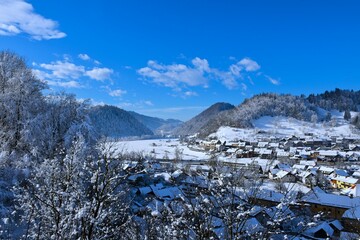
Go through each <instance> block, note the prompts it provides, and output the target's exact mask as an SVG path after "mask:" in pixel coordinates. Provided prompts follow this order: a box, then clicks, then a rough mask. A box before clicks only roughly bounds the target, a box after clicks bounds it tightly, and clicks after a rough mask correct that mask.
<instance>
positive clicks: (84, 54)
mask: <svg viewBox="0 0 360 240" xmlns="http://www.w3.org/2000/svg"><path fill="white" fill-rule="evenodd" d="M78 57H79V58H80V59H81V60H84V61H88V60H90V59H91V58H90V57H89V55H87V54H86V53H80V54H79V55H78Z"/></svg>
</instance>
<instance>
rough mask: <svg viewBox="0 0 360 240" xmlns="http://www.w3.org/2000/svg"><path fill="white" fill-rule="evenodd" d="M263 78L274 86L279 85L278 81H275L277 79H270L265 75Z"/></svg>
mask: <svg viewBox="0 0 360 240" xmlns="http://www.w3.org/2000/svg"><path fill="white" fill-rule="evenodd" d="M265 77H266V78H267V79H268V80H269V81H270V82H271V83H272V84H274V85H280V81H279V80H277V79H275V78H272V77H270V76H267V75H265Z"/></svg>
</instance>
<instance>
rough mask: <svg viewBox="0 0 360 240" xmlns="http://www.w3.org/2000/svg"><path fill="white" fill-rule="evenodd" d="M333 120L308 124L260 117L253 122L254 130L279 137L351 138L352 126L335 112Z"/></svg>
mask: <svg viewBox="0 0 360 240" xmlns="http://www.w3.org/2000/svg"><path fill="white" fill-rule="evenodd" d="M333 114H334V115H333V116H334V118H333V120H331V121H330V122H328V123H310V122H305V121H300V120H297V119H294V118H288V117H269V116H265V117H261V118H259V119H257V120H255V121H253V125H254V127H255V128H256V129H260V130H263V131H266V132H268V133H272V134H280V135H288V136H289V135H297V136H299V135H303V134H305V133H313V134H314V135H317V136H334V135H338V136H344V137H345V136H353V135H354V133H353V129H352V126H351V125H350V124H349V123H348V122H347V121H345V120H344V119H343V118H342V117H341V116H342V114H341V113H339V112H337V113H336V114H335V112H334V113H333Z"/></svg>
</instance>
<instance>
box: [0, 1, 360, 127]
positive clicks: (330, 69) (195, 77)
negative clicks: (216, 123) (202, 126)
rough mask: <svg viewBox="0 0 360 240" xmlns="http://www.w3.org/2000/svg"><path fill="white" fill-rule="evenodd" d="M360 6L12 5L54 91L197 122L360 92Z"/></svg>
mask: <svg viewBox="0 0 360 240" xmlns="http://www.w3.org/2000/svg"><path fill="white" fill-rule="evenodd" d="M359 12H360V3H358V1H355V0H353V1H346V0H345V1H332V0H330V1H325V0H324V1H308V0H304V1H300V0H297V1H296V0H294V1H288V0H287V1H285V0H284V1H277V0H274V1H267V0H263V1H260V0H254V1H240V0H239V1H235V0H233V1H230V0H223V1H215V0H208V1H201V0H182V1H175V0H174V1H168V0H163V1H160V0H159V1H145V0H144V1H137V0H131V1H116V0H108V1H100V0H91V1H85V0H77V1H69V0H61V1H60V0H52V1H43V0H28V1H24V0H0V46H1V48H0V49H1V50H11V51H14V52H16V53H18V54H20V55H21V56H23V57H24V58H25V59H26V61H27V63H28V65H29V66H30V67H32V68H33V69H34V72H35V74H37V75H38V76H39V78H41V79H43V80H45V81H47V82H48V84H49V90H48V91H66V92H69V93H75V94H76V95H77V97H78V98H79V99H85V98H89V99H91V100H92V101H93V103H94V104H102V103H105V104H112V105H116V106H119V107H121V108H124V109H126V110H132V111H137V112H139V113H143V114H146V115H150V116H157V117H162V118H177V119H181V120H187V119H189V118H191V117H193V116H194V115H196V114H198V113H199V112H201V111H202V110H204V109H205V108H206V107H208V106H210V105H211V104H213V103H215V102H219V101H221V102H229V103H232V104H235V105H237V104H240V103H241V102H242V101H243V100H244V98H249V97H251V96H253V95H254V94H257V93H262V92H276V93H292V94H296V95H299V94H306V95H307V94H309V93H320V92H323V91H325V90H333V89H334V88H336V87H338V88H344V89H354V90H360V44H359V43H360V14H359Z"/></svg>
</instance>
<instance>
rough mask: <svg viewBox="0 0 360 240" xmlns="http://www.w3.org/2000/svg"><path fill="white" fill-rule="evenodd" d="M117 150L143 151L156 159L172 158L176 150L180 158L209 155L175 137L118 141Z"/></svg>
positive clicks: (196, 157) (201, 158)
mask: <svg viewBox="0 0 360 240" xmlns="http://www.w3.org/2000/svg"><path fill="white" fill-rule="evenodd" d="M115 147H116V148H117V149H118V150H119V151H123V152H127V153H131V152H136V153H143V154H144V155H150V156H153V157H155V158H156V159H174V158H175V155H176V152H178V153H180V156H181V159H182V160H196V161H198V160H207V159H209V158H210V155H208V154H206V153H205V152H198V151H193V150H191V149H189V148H188V147H187V146H186V145H183V144H181V143H180V141H179V140H177V139H151V140H136V141H119V142H116V143H115Z"/></svg>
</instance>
